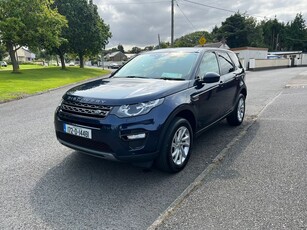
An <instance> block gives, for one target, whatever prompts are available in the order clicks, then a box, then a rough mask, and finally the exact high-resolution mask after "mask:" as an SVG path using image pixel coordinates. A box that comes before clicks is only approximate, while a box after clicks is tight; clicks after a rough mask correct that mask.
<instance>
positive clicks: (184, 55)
mask: <svg viewBox="0 0 307 230" xmlns="http://www.w3.org/2000/svg"><path fill="white" fill-rule="evenodd" d="M197 57H198V53H188V52H180V51H178V52H169V53H144V54H141V55H139V56H137V57H135V58H134V59H132V60H131V61H130V62H128V63H127V64H126V65H125V66H123V67H122V68H121V69H120V70H119V71H118V72H117V73H116V74H115V75H114V76H113V77H117V78H155V79H165V80H187V79H189V75H190V74H191V71H192V69H193V67H194V65H195V63H196V60H197Z"/></svg>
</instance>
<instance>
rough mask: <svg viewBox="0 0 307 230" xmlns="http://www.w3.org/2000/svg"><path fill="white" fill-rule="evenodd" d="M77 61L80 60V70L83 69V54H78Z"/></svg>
mask: <svg viewBox="0 0 307 230" xmlns="http://www.w3.org/2000/svg"><path fill="white" fill-rule="evenodd" d="M79 59H80V68H84V60H83V54H79Z"/></svg>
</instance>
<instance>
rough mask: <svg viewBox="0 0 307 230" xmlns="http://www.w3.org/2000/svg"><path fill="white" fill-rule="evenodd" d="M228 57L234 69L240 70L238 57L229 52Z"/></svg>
mask: <svg viewBox="0 0 307 230" xmlns="http://www.w3.org/2000/svg"><path fill="white" fill-rule="evenodd" d="M228 55H229V56H230V58H231V60H232V62H233V64H235V66H236V68H242V67H241V64H240V61H239V59H238V57H237V55H236V54H235V53H233V52H229V53H228Z"/></svg>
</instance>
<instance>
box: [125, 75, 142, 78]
mask: <svg viewBox="0 0 307 230" xmlns="http://www.w3.org/2000/svg"><path fill="white" fill-rule="evenodd" d="M122 78H147V77H141V76H133V75H131V76H124V77H122Z"/></svg>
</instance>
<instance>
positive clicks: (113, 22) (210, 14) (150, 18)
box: [94, 0, 307, 50]
mask: <svg viewBox="0 0 307 230" xmlns="http://www.w3.org/2000/svg"><path fill="white" fill-rule="evenodd" d="M192 2H193V3H192ZM94 3H95V4H96V5H97V6H98V12H99V14H100V16H101V17H102V18H103V19H104V21H105V23H107V24H109V25H110V29H111V32H112V34H113V36H112V38H111V39H110V41H109V44H108V46H107V47H108V48H109V47H115V46H117V45H118V44H122V45H123V46H124V48H125V50H127V49H130V48H131V47H133V46H138V47H144V46H147V45H157V43H158V34H160V37H161V40H162V41H170V33H171V12H170V11H171V0H94ZM204 5H208V6H212V7H208V6H204ZM217 8H222V9H224V10H220V9H217ZM238 11H239V12H240V13H247V14H248V15H250V16H253V17H256V18H257V19H258V20H262V19H264V18H274V17H275V16H276V17H277V19H278V20H280V21H284V22H288V21H291V20H293V19H294V17H295V15H296V14H297V13H302V14H303V16H304V18H305V20H306V16H307V7H306V3H305V0H291V1H289V0H271V1H267V0H250V1H243V0H234V1H228V0H227V1H226V0H223V1H219V2H217V1H215V2H212V1H204V0H189V1H186V0H175V27H174V30H175V38H178V37H180V36H183V35H185V34H188V33H192V32H194V31H198V30H207V31H209V32H211V30H212V29H213V27H214V26H215V25H218V26H220V25H221V23H222V22H223V21H225V19H226V18H227V17H229V16H230V15H232V14H233V13H234V12H238Z"/></svg>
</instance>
